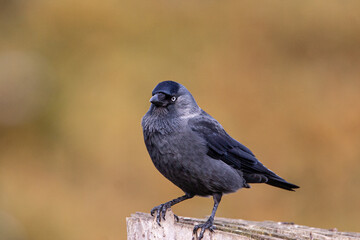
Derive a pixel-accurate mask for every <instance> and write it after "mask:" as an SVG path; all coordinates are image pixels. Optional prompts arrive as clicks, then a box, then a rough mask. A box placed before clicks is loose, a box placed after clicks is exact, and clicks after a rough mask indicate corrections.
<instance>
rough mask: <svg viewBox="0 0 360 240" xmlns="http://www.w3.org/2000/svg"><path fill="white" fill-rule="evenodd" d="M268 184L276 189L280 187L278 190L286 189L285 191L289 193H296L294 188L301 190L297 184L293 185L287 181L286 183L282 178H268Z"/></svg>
mask: <svg viewBox="0 0 360 240" xmlns="http://www.w3.org/2000/svg"><path fill="white" fill-rule="evenodd" d="M266 184H269V185H271V186H274V187H278V188H282V189H285V190H289V191H294V188H295V189H296V188H299V186H297V185H295V184H292V183H289V182H287V181H285V180H284V179H282V178H279V179H278V178H271V177H270V178H268V181H267V182H266Z"/></svg>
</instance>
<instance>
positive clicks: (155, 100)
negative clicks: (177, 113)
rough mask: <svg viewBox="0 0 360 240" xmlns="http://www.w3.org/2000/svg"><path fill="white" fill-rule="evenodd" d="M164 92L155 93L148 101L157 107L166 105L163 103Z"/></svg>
mask: <svg viewBox="0 0 360 240" xmlns="http://www.w3.org/2000/svg"><path fill="white" fill-rule="evenodd" d="M165 97H166V96H165V94H163V93H156V94H155V95H154V96H152V97H151V98H150V102H151V103H152V104H154V105H155V106H157V107H163V106H165V105H166V103H165V101H164V100H165Z"/></svg>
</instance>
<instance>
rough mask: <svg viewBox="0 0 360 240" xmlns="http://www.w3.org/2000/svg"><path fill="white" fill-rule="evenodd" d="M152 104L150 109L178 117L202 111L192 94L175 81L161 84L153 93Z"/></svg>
mask: <svg viewBox="0 0 360 240" xmlns="http://www.w3.org/2000/svg"><path fill="white" fill-rule="evenodd" d="M150 102H151V107H150V109H151V108H152V109H153V110H154V111H161V112H166V113H168V114H171V115H173V116H177V117H182V116H186V115H189V114H193V113H195V112H197V111H200V108H199V106H198V105H197V104H196V102H195V99H194V98H193V96H192V95H191V93H190V92H189V91H188V90H187V89H186V88H185V87H184V86H183V85H181V84H180V83H177V82H174V81H164V82H161V83H159V84H158V85H157V86H156V87H155V88H154V90H153V91H152V97H151V98H150Z"/></svg>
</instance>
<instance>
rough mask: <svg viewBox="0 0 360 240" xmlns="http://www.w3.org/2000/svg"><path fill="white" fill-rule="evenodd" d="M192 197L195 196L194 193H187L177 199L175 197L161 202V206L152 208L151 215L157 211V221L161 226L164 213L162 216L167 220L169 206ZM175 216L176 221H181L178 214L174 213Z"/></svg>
mask: <svg viewBox="0 0 360 240" xmlns="http://www.w3.org/2000/svg"><path fill="white" fill-rule="evenodd" d="M192 197H194V195H192V194H188V193H186V194H185V195H184V196H181V197H178V198H175V199H173V200H171V201H168V202H166V203H163V204H160V205H159V206H156V207H154V208H153V209H151V212H150V213H151V216H154V214H155V212H157V214H156V222H157V223H158V224H159V226H161V225H160V221H161V215H162V218H163V219H164V220H165V215H166V210H167V209H168V208H171V207H172V206H174V205H175V204H177V203H179V202H182V201H184V200H186V199H189V198H192ZM174 217H175V219H176V221H179V217H178V216H176V215H175V214H174Z"/></svg>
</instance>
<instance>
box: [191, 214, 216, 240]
mask: <svg viewBox="0 0 360 240" xmlns="http://www.w3.org/2000/svg"><path fill="white" fill-rule="evenodd" d="M198 229H201V231H200V234H199V237H198V240H201V239H202V238H203V237H204V233H205V230H206V229H209V230H210V232H214V230H215V229H216V227H215V226H214V225H213V221H211V220H210V219H209V220H207V221H206V222H205V223H203V224H199V225H195V227H194V230H193V234H195V235H196V233H197V230H198Z"/></svg>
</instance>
